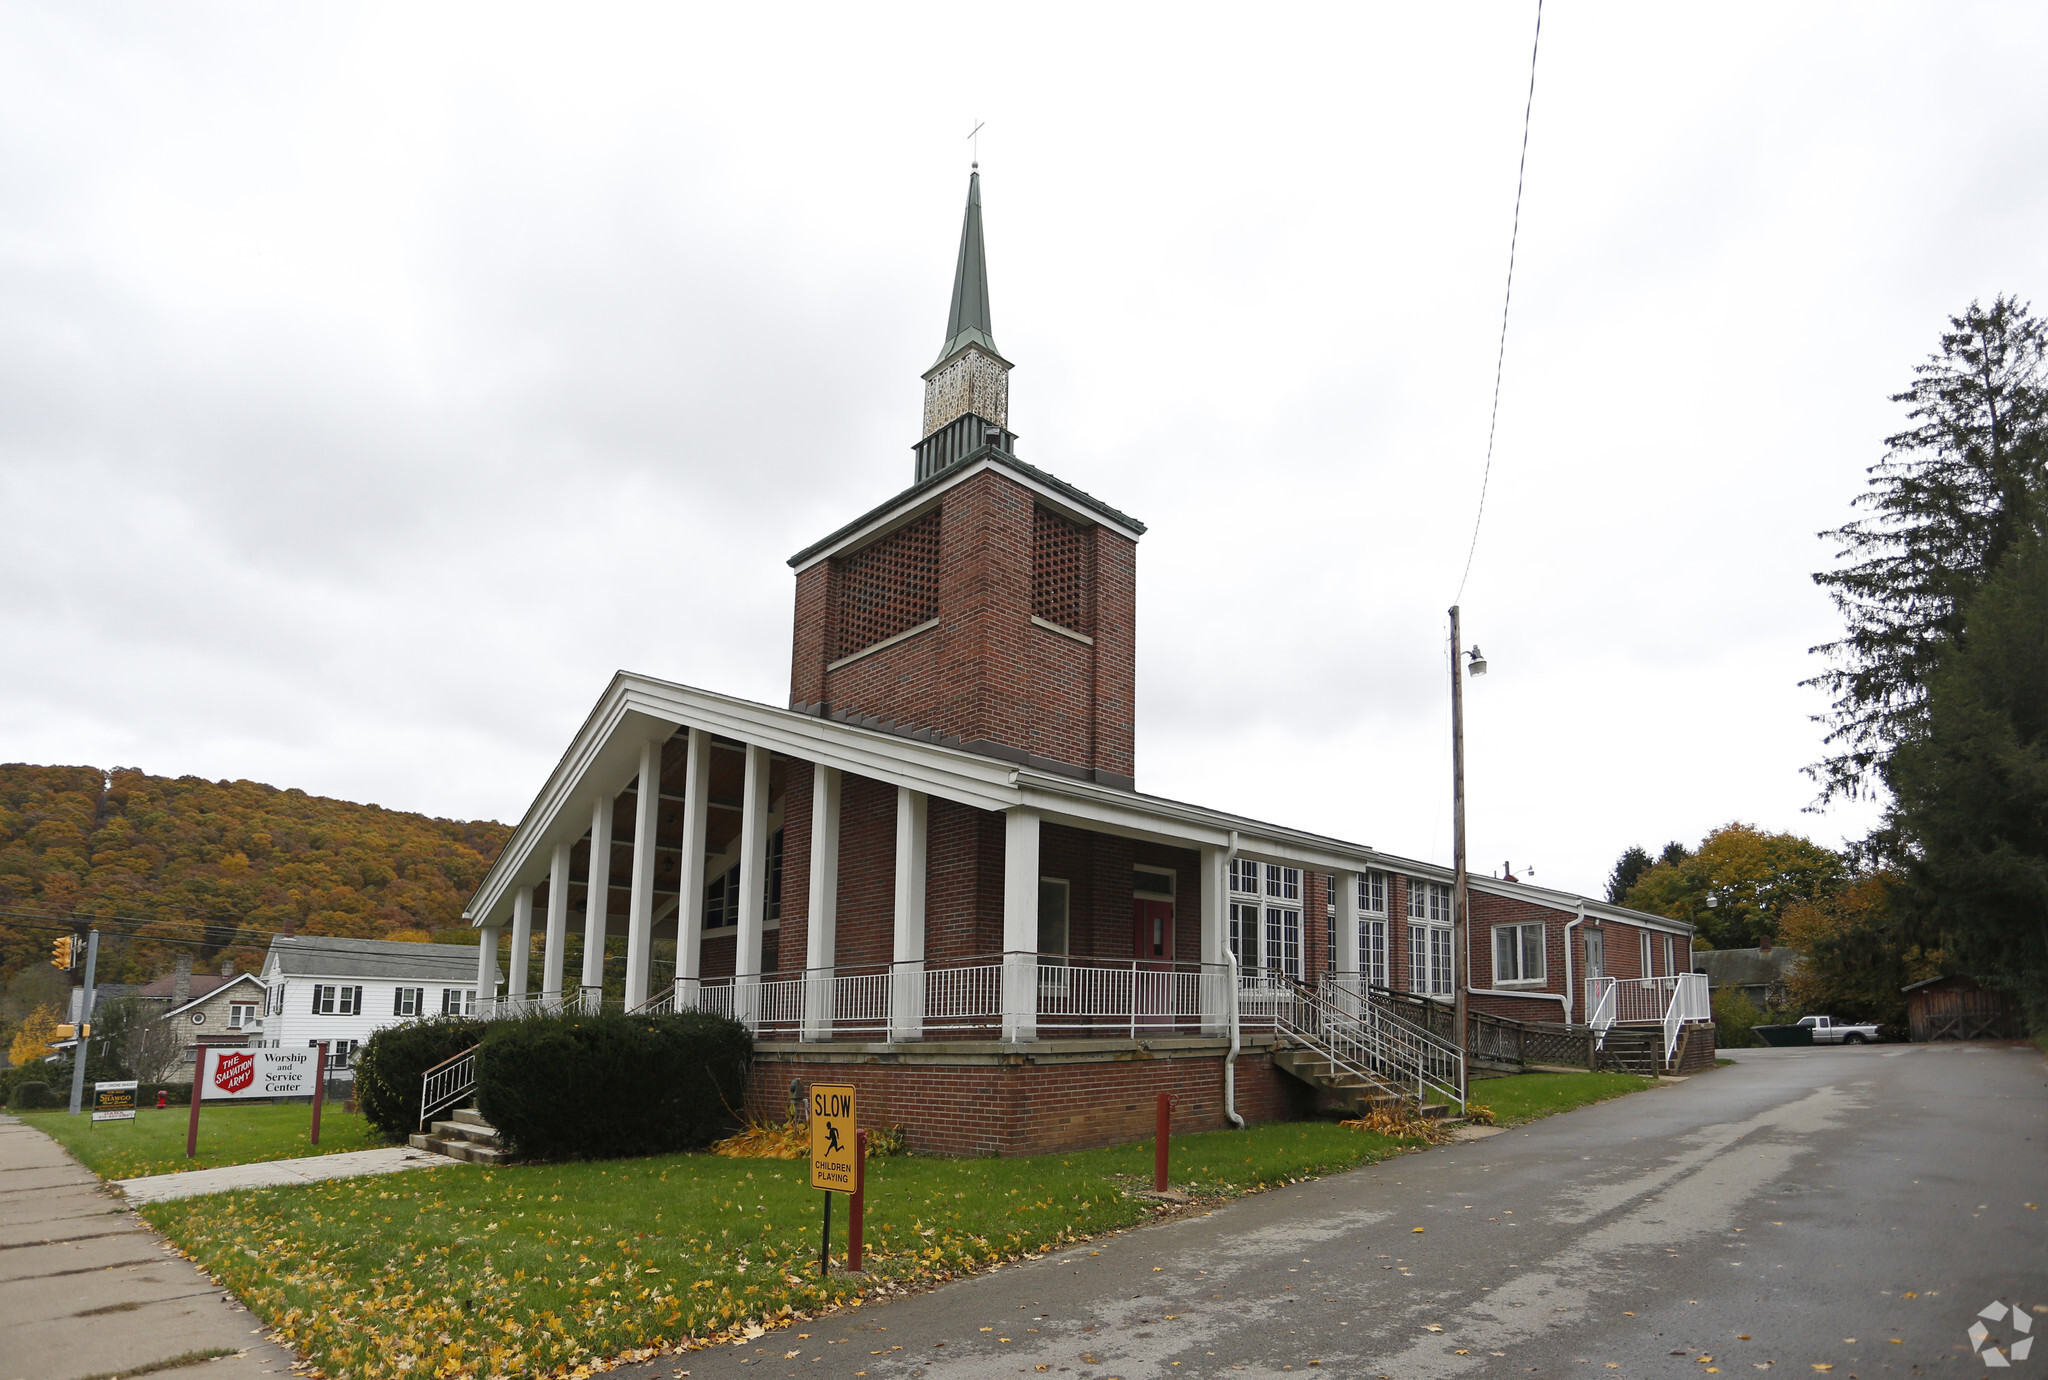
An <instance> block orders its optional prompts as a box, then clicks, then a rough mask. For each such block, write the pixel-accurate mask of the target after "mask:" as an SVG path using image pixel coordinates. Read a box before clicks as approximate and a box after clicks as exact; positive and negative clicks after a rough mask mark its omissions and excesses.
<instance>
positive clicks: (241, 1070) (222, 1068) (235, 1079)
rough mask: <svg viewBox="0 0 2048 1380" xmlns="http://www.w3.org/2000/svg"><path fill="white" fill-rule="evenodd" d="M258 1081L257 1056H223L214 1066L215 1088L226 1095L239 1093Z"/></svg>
mask: <svg viewBox="0 0 2048 1380" xmlns="http://www.w3.org/2000/svg"><path fill="white" fill-rule="evenodd" d="M255 1081H256V1056H255V1055H253V1054H223V1055H221V1056H220V1062H219V1063H217V1064H215V1065H214V1066H213V1086H215V1087H216V1088H219V1089H220V1090H221V1091H222V1092H224V1093H238V1092H240V1091H242V1090H243V1089H244V1088H246V1087H248V1086H249V1085H250V1084H252V1083H254V1082H255Z"/></svg>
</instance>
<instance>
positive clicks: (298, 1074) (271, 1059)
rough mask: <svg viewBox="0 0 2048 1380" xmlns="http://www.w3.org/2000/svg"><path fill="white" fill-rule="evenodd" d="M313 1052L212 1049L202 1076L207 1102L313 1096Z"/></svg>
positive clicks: (201, 1082) (202, 1070)
mask: <svg viewBox="0 0 2048 1380" xmlns="http://www.w3.org/2000/svg"><path fill="white" fill-rule="evenodd" d="M316 1053H317V1051H315V1050H311V1049H209V1050H207V1051H206V1067H205V1068H204V1069H201V1070H200V1074H199V1089H200V1091H199V1095H200V1097H201V1098H203V1099H205V1100H206V1101H208V1102H214V1101H220V1100H223V1099H229V1100H231V1099H235V1098H258V1097H311V1096H312V1095H313V1060H314V1055H315V1054H316Z"/></svg>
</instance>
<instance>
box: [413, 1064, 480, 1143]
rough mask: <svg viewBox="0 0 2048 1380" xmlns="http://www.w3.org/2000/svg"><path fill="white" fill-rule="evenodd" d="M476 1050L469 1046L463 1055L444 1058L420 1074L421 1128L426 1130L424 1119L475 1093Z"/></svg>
mask: <svg viewBox="0 0 2048 1380" xmlns="http://www.w3.org/2000/svg"><path fill="white" fill-rule="evenodd" d="M478 1048H479V1047H478V1046H476V1045H471V1046H470V1047H469V1048H468V1049H465V1050H463V1051H462V1053H460V1054H457V1055H454V1056H452V1057H450V1058H447V1059H443V1060H442V1061H441V1062H440V1063H438V1064H436V1065H434V1066H433V1067H432V1068H430V1069H428V1070H427V1071H426V1072H425V1073H423V1074H421V1075H420V1129H421V1130H422V1131H424V1130H426V1129H427V1118H428V1117H430V1116H432V1115H433V1114H434V1113H435V1112H438V1111H441V1110H442V1109H443V1108H446V1107H452V1106H453V1105H455V1103H457V1102H459V1101H461V1100H462V1099H463V1098H465V1097H467V1096H469V1094H470V1093H471V1092H473V1091H475V1090H476V1052H477V1049H478Z"/></svg>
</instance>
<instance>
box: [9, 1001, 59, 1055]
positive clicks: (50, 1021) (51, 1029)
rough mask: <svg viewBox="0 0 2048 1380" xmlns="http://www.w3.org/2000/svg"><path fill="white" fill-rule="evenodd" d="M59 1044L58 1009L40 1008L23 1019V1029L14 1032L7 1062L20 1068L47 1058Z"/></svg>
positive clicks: (51, 1007)
mask: <svg viewBox="0 0 2048 1380" xmlns="http://www.w3.org/2000/svg"><path fill="white" fill-rule="evenodd" d="M56 1042H57V1008H56V1007H54V1006H39V1007H37V1008H36V1009H35V1010H33V1011H31V1012H29V1013H28V1015H27V1016H25V1017H24V1018H23V1019H22V1022H21V1029H19V1030H17V1031H15V1032H14V1043H13V1044H12V1045H10V1046H9V1047H8V1050H7V1060H8V1062H9V1063H11V1064H13V1065H14V1066H15V1067H17V1068H19V1067H20V1066H21V1065H23V1064H29V1063H34V1062H35V1061H36V1060H38V1059H42V1058H46V1057H47V1056H48V1055H49V1054H50V1053H51V1052H52V1050H53V1047H54V1046H55V1045H56Z"/></svg>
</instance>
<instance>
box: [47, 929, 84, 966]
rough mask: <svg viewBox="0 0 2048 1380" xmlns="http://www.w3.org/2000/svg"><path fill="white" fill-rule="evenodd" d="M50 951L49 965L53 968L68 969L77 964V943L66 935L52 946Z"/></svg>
mask: <svg viewBox="0 0 2048 1380" xmlns="http://www.w3.org/2000/svg"><path fill="white" fill-rule="evenodd" d="M51 950H52V953H51V957H50V963H51V965H52V966H54V967H58V968H69V967H70V966H71V965H72V964H73V963H75V962H77V953H78V941H77V940H75V939H73V938H72V937H71V936H70V935H68V934H67V935H65V936H64V937H63V938H62V939H60V940H58V941H57V942H56V943H55V944H53V945H52V946H51Z"/></svg>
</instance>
